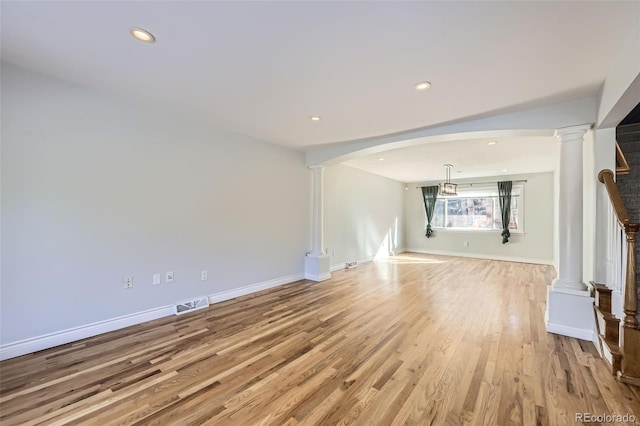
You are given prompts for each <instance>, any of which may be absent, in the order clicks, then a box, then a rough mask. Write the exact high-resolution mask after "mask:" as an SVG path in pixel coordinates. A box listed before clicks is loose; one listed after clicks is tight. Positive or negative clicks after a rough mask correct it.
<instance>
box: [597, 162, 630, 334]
mask: <svg viewBox="0 0 640 426" xmlns="http://www.w3.org/2000/svg"><path fill="white" fill-rule="evenodd" d="M598 180H599V181H600V182H602V183H604V186H605V187H606V188H607V193H609V199H610V200H611V204H612V205H613V210H614V212H615V214H616V218H617V219H618V223H619V224H620V226H621V227H622V229H624V233H625V235H626V239H627V270H626V277H625V285H624V306H623V309H624V314H625V317H624V326H625V327H631V328H638V318H637V315H638V282H637V278H636V242H637V237H638V232H640V223H633V222H631V221H630V220H629V214H628V213H627V209H625V208H624V204H623V202H622V197H620V192H618V187H617V186H616V182H615V180H614V177H613V172H612V171H611V170H609V169H605V170H602V171H601V172H600V173H599V174H598Z"/></svg>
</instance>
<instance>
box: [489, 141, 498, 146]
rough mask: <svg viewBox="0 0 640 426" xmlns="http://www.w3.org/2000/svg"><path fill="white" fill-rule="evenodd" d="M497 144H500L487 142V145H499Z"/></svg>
mask: <svg viewBox="0 0 640 426" xmlns="http://www.w3.org/2000/svg"><path fill="white" fill-rule="evenodd" d="M497 143H498V142H496V141H491V142H487V145H495V144H497Z"/></svg>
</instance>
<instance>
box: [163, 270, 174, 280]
mask: <svg viewBox="0 0 640 426" xmlns="http://www.w3.org/2000/svg"><path fill="white" fill-rule="evenodd" d="M164 281H165V282H168V283H172V282H173V271H169V272H167V274H166V275H165V277H164Z"/></svg>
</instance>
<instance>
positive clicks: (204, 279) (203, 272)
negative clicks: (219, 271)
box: [200, 269, 208, 281]
mask: <svg viewBox="0 0 640 426" xmlns="http://www.w3.org/2000/svg"><path fill="white" fill-rule="evenodd" d="M207 279H208V274H207V270H206V269H205V270H204V271H202V272H200V280H202V281H206V280H207Z"/></svg>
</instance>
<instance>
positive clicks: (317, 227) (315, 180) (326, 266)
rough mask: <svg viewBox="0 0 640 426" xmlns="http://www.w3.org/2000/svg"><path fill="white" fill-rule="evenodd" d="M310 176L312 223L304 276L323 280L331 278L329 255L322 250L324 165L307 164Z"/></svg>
mask: <svg viewBox="0 0 640 426" xmlns="http://www.w3.org/2000/svg"><path fill="white" fill-rule="evenodd" d="M309 169H311V173H312V175H311V177H312V183H311V185H312V191H313V198H312V203H313V205H312V206H311V207H312V211H313V223H312V230H311V251H310V252H309V253H307V256H306V257H305V259H304V277H305V278H306V279H308V280H312V281H324V280H327V279H329V278H331V265H330V263H329V262H330V259H329V256H327V255H326V254H325V250H324V227H323V214H324V212H323V209H322V207H323V190H322V183H323V177H324V176H323V175H324V166H320V165H318V166H309Z"/></svg>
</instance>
